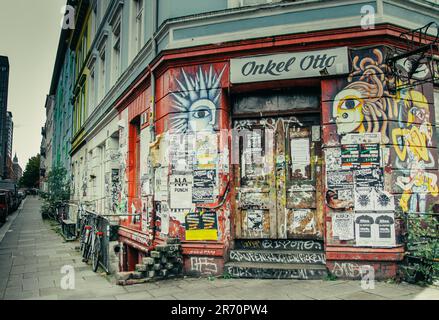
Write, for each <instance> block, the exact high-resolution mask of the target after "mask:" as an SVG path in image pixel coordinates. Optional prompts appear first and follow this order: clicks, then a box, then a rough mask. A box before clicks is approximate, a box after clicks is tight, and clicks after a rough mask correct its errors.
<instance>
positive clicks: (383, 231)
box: [375, 213, 396, 246]
mask: <svg viewBox="0 0 439 320" xmlns="http://www.w3.org/2000/svg"><path fill="white" fill-rule="evenodd" d="M375 230H376V231H375V242H376V244H377V245H381V246H394V245H395V244H396V238H395V217H394V214H393V213H380V214H377V217H376V219H375Z"/></svg>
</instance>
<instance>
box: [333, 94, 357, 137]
mask: <svg viewBox="0 0 439 320" xmlns="http://www.w3.org/2000/svg"><path fill="white" fill-rule="evenodd" d="M333 110H334V114H333V117H334V118H335V121H336V123H337V131H338V133H339V134H345V133H349V132H356V131H359V130H361V129H359V127H360V126H362V122H363V119H364V115H363V99H362V98H361V92H360V91H358V90H355V89H345V90H343V91H341V92H340V93H339V94H337V96H336V97H335V101H334V106H333ZM361 131H364V130H361Z"/></svg>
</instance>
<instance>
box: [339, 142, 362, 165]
mask: <svg viewBox="0 0 439 320" xmlns="http://www.w3.org/2000/svg"><path fill="white" fill-rule="evenodd" d="M341 165H342V167H343V169H352V168H357V167H359V166H360V145H358V144H344V145H342V146H341Z"/></svg>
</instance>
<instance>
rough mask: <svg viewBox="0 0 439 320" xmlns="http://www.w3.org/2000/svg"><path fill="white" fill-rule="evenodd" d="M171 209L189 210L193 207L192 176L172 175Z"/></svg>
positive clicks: (170, 178)
mask: <svg viewBox="0 0 439 320" xmlns="http://www.w3.org/2000/svg"><path fill="white" fill-rule="evenodd" d="M169 180H170V192H169V197H170V207H171V208H172V209H189V208H191V207H192V175H189V174H186V175H176V174H174V175H171V176H170V177H169Z"/></svg>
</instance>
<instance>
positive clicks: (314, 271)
mask: <svg viewBox="0 0 439 320" xmlns="http://www.w3.org/2000/svg"><path fill="white" fill-rule="evenodd" d="M224 271H225V272H226V273H228V274H229V275H230V276H231V277H233V278H252V279H298V280H318V279H322V278H324V277H325V276H326V275H327V271H326V267H325V266H323V265H310V264H281V263H252V262H228V263H226V264H225V266H224Z"/></svg>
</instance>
